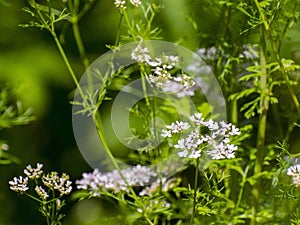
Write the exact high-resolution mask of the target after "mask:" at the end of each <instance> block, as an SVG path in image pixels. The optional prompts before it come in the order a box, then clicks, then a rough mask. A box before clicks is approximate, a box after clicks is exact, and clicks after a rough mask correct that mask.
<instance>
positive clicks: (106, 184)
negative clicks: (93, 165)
mask: <svg viewBox="0 0 300 225" xmlns="http://www.w3.org/2000/svg"><path fill="white" fill-rule="evenodd" d="M121 173H122V175H123V177H124V178H125V180H126V181H127V183H126V182H125V181H124V180H123V178H122V176H121V175H120V173H119V172H118V171H117V170H113V171H111V172H107V173H100V172H99V170H98V169H95V170H94V172H92V173H84V174H83V178H82V179H81V180H78V181H76V184H77V188H78V189H84V190H88V191H90V194H92V195H94V196H98V195H100V192H101V191H109V190H112V191H113V192H114V193H118V192H121V191H125V192H129V188H128V186H127V184H128V185H130V186H143V185H146V184H147V183H148V182H150V179H151V177H155V176H156V175H157V174H156V173H154V172H153V171H151V170H150V168H148V167H146V166H141V165H136V166H134V167H131V168H127V169H124V170H121Z"/></svg>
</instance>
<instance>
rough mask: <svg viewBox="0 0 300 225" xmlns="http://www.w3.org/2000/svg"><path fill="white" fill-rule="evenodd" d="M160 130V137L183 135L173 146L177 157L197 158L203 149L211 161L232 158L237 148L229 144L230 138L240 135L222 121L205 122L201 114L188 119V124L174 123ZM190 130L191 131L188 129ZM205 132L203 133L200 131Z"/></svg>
mask: <svg viewBox="0 0 300 225" xmlns="http://www.w3.org/2000/svg"><path fill="white" fill-rule="evenodd" d="M166 128H167V129H164V130H162V137H172V135H173V134H176V133H179V132H180V133H183V134H184V135H185V137H184V138H181V139H179V140H178V143H177V144H175V145H174V147H175V148H176V149H179V150H180V151H179V152H178V156H179V157H184V158H199V157H200V156H201V153H202V151H203V150H204V149H206V152H207V154H208V155H209V156H211V157H212V159H225V158H228V159H229V158H234V157H235V155H234V154H235V151H236V150H237V149H238V147H237V146H236V145H234V144H231V143H230V137H231V136H235V135H240V131H239V129H238V128H236V127H235V126H234V125H233V124H231V123H226V122H224V121H221V122H215V121H213V120H211V119H210V120H209V121H205V120H204V118H203V117H202V114H201V113H195V114H193V115H192V116H191V117H190V123H188V122H182V121H176V122H175V123H172V124H171V125H168V126H166ZM190 128H191V129H190ZM203 130H205V131H206V132H205V133H203V134H202V133H201V131H203Z"/></svg>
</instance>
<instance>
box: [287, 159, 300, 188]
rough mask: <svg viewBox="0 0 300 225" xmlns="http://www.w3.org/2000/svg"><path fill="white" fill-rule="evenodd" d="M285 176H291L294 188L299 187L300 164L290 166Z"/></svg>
mask: <svg viewBox="0 0 300 225" xmlns="http://www.w3.org/2000/svg"><path fill="white" fill-rule="evenodd" d="M287 175H289V176H292V179H293V183H294V185H295V186H296V187H299V186H300V164H297V165H293V166H290V167H289V168H288V170H287Z"/></svg>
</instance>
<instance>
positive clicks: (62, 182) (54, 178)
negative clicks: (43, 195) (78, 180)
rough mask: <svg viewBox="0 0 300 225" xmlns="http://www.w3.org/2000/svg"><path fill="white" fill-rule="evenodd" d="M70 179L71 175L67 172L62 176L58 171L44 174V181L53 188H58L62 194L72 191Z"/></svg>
mask: <svg viewBox="0 0 300 225" xmlns="http://www.w3.org/2000/svg"><path fill="white" fill-rule="evenodd" d="M69 179H70V177H69V175H67V174H65V173H63V174H62V176H61V177H60V176H59V175H58V173H57V172H51V173H50V174H47V175H45V176H43V183H44V185H45V186H47V187H49V188H50V189H52V190H58V191H59V192H60V195H67V194H70V193H71V191H72V186H71V184H72V181H70V180H69Z"/></svg>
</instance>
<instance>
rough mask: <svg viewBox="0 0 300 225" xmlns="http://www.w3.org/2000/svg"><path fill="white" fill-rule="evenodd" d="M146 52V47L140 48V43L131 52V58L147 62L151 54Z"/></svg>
mask: <svg viewBox="0 0 300 225" xmlns="http://www.w3.org/2000/svg"><path fill="white" fill-rule="evenodd" d="M148 53H149V50H148V48H142V46H141V45H138V46H137V47H136V48H135V49H134V50H133V52H132V53H131V58H132V59H133V60H135V61H136V62H139V63H149V62H150V60H151V56H150V55H149V54H148Z"/></svg>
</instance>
